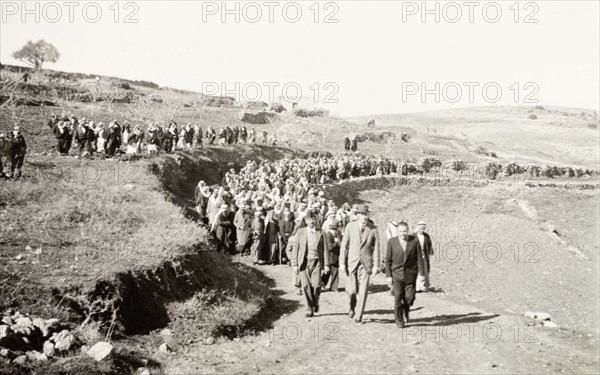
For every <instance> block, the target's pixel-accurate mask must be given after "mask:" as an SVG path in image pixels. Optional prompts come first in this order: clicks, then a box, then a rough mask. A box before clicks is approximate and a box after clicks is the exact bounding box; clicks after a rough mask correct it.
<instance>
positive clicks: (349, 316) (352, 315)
mask: <svg viewBox="0 0 600 375" xmlns="http://www.w3.org/2000/svg"><path fill="white" fill-rule="evenodd" d="M348 318H350V319H352V318H354V311H350V312H348Z"/></svg>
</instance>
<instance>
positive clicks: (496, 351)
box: [159, 266, 598, 374]
mask: <svg viewBox="0 0 600 375" xmlns="http://www.w3.org/2000/svg"><path fill="white" fill-rule="evenodd" d="M258 268H259V269H260V270H261V271H263V272H264V273H265V274H266V275H267V276H268V277H270V278H272V279H273V280H274V281H275V287H274V292H275V293H280V294H281V296H280V298H281V300H280V301H281V303H286V302H287V303H290V304H295V305H297V304H298V302H299V304H300V305H299V306H300V307H299V308H297V309H295V310H294V311H293V312H292V313H291V314H289V315H283V316H281V317H280V318H279V320H277V321H276V322H275V323H274V326H273V328H272V329H270V330H268V331H265V332H262V333H260V334H259V335H257V336H252V337H243V338H241V339H234V340H231V341H229V340H227V339H219V340H217V343H216V344H214V345H202V344H194V345H192V346H189V347H187V348H186V350H185V352H184V353H181V352H179V353H171V354H168V355H166V354H164V355H163V358H159V360H161V362H163V363H164V364H165V371H166V373H168V374H190V373H227V374H231V373H259V372H260V373H287V374H300V373H346V374H359V373H417V372H418V373H486V374H488V373H490V374H493V373H558V372H566V373H597V372H598V357H597V344H596V342H595V341H594V340H595V339H594V338H592V337H590V336H591V335H586V334H579V333H576V332H573V331H569V330H566V329H552V328H546V327H542V326H539V325H529V323H531V321H530V320H528V319H527V318H525V317H522V316H517V315H514V316H513V315H497V314H495V313H492V312H489V311H484V310H481V309H479V308H477V307H474V306H468V305H462V304H458V303H454V302H453V301H451V300H449V299H447V297H446V296H445V295H444V294H422V293H421V294H418V295H417V300H416V302H415V305H414V306H413V309H412V312H411V323H410V325H409V326H408V327H407V328H405V329H398V328H396V325H395V324H394V320H393V316H392V296H391V295H390V294H389V291H388V288H387V286H386V285H385V278H384V277H383V275H377V276H376V277H374V278H372V279H371V285H370V287H369V296H368V300H367V307H366V314H365V316H364V318H363V319H364V321H365V323H364V324H362V325H357V324H356V323H354V321H353V320H352V319H349V318H348V316H347V310H348V307H347V303H348V298H347V295H346V293H343V292H341V293H335V292H328V293H323V294H322V297H321V311H320V313H319V314H317V315H316V316H315V317H313V318H305V317H304V313H305V310H304V306H305V304H304V297H302V296H297V295H295V290H294V288H293V287H292V286H291V285H290V282H289V280H290V269H289V267H288V266H262V267H258ZM342 281H343V280H342ZM342 285H343V284H342Z"/></svg>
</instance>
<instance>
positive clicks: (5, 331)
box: [0, 325, 12, 339]
mask: <svg viewBox="0 0 600 375" xmlns="http://www.w3.org/2000/svg"><path fill="white" fill-rule="evenodd" d="M11 332H12V330H11V329H10V327H9V326H7V325H0V339H1V338H3V337H6V336H8V335H10V334H11Z"/></svg>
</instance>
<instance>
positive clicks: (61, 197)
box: [0, 158, 206, 304]
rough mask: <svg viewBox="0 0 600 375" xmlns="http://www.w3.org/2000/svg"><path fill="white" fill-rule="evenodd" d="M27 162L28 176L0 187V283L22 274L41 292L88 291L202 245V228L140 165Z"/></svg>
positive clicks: (52, 161) (75, 160)
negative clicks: (45, 288)
mask: <svg viewBox="0 0 600 375" xmlns="http://www.w3.org/2000/svg"><path fill="white" fill-rule="evenodd" d="M30 162H31V164H30V169H28V171H29V173H28V176H29V177H28V178H26V179H24V180H22V181H3V182H2V183H1V186H0V195H1V197H2V206H1V207H0V215H1V219H2V228H1V229H0V233H1V237H2V242H1V246H2V253H1V255H2V259H3V264H4V266H3V267H2V268H1V269H0V280H3V279H5V278H7V277H8V278H9V279H11V276H10V275H22V274H29V275H30V276H29V279H30V280H33V281H35V282H38V283H40V284H42V285H45V286H48V287H53V286H66V285H91V284H93V283H95V281H96V280H98V279H100V278H109V277H110V276H111V275H114V274H115V273H118V272H126V271H128V270H132V269H139V268H146V267H152V266H155V265H158V264H160V263H161V262H163V261H164V260H165V259H168V258H171V257H174V256H177V255H179V254H181V253H182V252H185V251H189V250H190V249H192V248H193V247H194V245H195V244H197V243H199V242H204V241H206V234H205V232H204V230H200V229H199V228H198V227H197V226H196V224H195V223H193V222H191V221H189V220H187V219H186V218H185V217H184V216H183V215H182V213H181V209H180V208H179V207H177V206H175V205H174V204H172V203H171V202H169V201H167V200H166V198H165V196H164V193H163V191H162V186H161V184H160V182H159V181H158V179H157V178H156V177H155V176H154V175H152V174H151V172H150V171H149V170H148V167H147V164H146V162H145V161H140V162H135V163H131V164H125V163H115V162H109V161H79V160H77V159H70V158H61V159H54V160H39V159H38V160H31V161H30ZM19 255H20V257H21V259H20V260H17V259H16V257H18V256H19ZM9 284H10V283H9ZM4 286H6V284H5V285H3V291H5V290H6V291H7V292H8V291H9V290H8V289H10V288H8V289H6V288H4ZM3 294H4V293H3ZM3 297H5V296H3ZM2 300H3V301H2V302H3V303H4V304H8V303H10V299H4V298H3V299H2Z"/></svg>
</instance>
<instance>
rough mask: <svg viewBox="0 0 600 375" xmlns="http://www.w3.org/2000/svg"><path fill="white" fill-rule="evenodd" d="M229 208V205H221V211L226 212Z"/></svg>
mask: <svg viewBox="0 0 600 375" xmlns="http://www.w3.org/2000/svg"><path fill="white" fill-rule="evenodd" d="M228 208H229V206H228V205H227V203H223V204H222V205H221V209H222V210H226V209H228Z"/></svg>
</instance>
